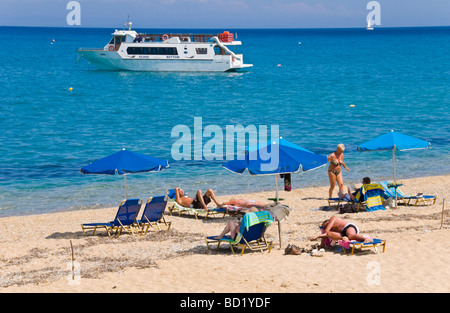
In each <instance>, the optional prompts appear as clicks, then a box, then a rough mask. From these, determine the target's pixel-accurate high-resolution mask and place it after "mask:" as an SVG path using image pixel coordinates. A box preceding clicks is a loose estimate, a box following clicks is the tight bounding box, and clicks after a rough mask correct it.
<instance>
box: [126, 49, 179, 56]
mask: <svg viewBox="0 0 450 313" xmlns="http://www.w3.org/2000/svg"><path fill="white" fill-rule="evenodd" d="M127 53H128V54H147V55H178V51H177V48H172V47H164V48H159V47H128V48H127Z"/></svg>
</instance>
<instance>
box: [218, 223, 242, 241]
mask: <svg viewBox="0 0 450 313" xmlns="http://www.w3.org/2000/svg"><path fill="white" fill-rule="evenodd" d="M240 227H241V223H240V222H235V221H229V222H228V223H227V225H226V226H225V228H224V229H223V231H222V233H221V234H220V235H219V236H217V237H214V239H222V238H223V236H225V235H226V234H228V233H230V236H231V238H233V239H234V237H236V234H237V233H238V232H239V228H240Z"/></svg>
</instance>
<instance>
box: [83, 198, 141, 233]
mask: <svg viewBox="0 0 450 313" xmlns="http://www.w3.org/2000/svg"><path fill="white" fill-rule="evenodd" d="M141 204H142V200H141V199H128V200H123V201H122V202H121V203H120V206H119V209H118V210H117V214H116V217H115V218H114V220H113V221H111V222H109V223H87V224H81V229H82V230H83V234H85V235H86V230H90V229H92V230H93V231H92V235H94V234H95V231H96V230H97V228H104V229H105V230H106V232H107V233H108V236H111V235H112V232H113V231H115V232H116V237H119V236H120V233H121V232H122V231H123V230H130V231H131V232H133V233H134V229H135V222H136V217H137V215H138V213H139V209H140V208H141Z"/></svg>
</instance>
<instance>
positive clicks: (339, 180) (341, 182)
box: [336, 172, 344, 193]
mask: <svg viewBox="0 0 450 313" xmlns="http://www.w3.org/2000/svg"><path fill="white" fill-rule="evenodd" d="M336 181H337V183H338V186H339V190H340V191H342V193H344V178H343V177H342V172H341V173H339V175H338V176H336Z"/></svg>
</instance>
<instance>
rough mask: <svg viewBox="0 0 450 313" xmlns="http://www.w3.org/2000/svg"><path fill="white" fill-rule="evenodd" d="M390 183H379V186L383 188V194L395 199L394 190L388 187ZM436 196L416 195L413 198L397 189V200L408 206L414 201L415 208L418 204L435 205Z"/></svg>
mask: <svg viewBox="0 0 450 313" xmlns="http://www.w3.org/2000/svg"><path fill="white" fill-rule="evenodd" d="M391 183H392V182H391V181H382V182H380V185H381V186H383V189H384V191H385V193H386V194H387V195H388V196H389V197H390V198H394V199H395V188H394V187H389V185H390V184H391ZM436 198H437V197H436V196H432V195H423V194H418V195H415V196H412V195H406V194H405V193H404V192H403V191H402V190H401V189H400V188H397V200H401V201H403V203H404V204H405V205H406V206H408V205H410V204H411V202H412V201H414V200H416V201H415V202H414V206H416V205H417V204H418V203H420V202H422V203H423V204H427V203H428V202H431V205H433V204H435V203H436Z"/></svg>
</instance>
